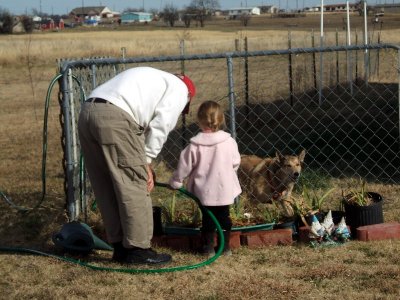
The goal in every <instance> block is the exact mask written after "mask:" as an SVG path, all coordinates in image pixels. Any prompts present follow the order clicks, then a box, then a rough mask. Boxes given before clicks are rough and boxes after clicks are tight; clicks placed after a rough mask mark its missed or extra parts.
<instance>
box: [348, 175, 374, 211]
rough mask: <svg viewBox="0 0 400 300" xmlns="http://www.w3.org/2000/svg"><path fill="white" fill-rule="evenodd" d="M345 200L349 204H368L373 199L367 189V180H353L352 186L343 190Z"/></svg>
mask: <svg viewBox="0 0 400 300" xmlns="http://www.w3.org/2000/svg"><path fill="white" fill-rule="evenodd" d="M342 196H343V201H346V202H347V203H348V204H353V205H359V206H366V205H369V204H370V203H371V201H372V199H371V197H370V196H369V194H368V191H367V182H366V180H365V179H362V178H360V179H358V180H357V182H355V181H354V180H352V181H351V182H350V187H349V188H348V189H346V190H342Z"/></svg>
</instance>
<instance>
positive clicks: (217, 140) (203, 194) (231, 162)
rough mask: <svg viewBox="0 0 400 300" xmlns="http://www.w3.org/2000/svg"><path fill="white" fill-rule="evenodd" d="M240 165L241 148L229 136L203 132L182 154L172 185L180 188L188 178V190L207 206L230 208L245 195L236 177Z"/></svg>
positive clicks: (171, 180) (219, 132)
mask: <svg viewBox="0 0 400 300" xmlns="http://www.w3.org/2000/svg"><path fill="white" fill-rule="evenodd" d="M239 164H240V154H239V150H238V146H237V144H236V141H235V140H234V139H233V138H232V137H231V136H230V134H229V133H227V132H225V131H217V132H212V133H204V132H201V133H199V134H198V135H196V136H195V137H193V138H191V139H190V144H189V145H188V146H187V147H186V148H185V149H184V150H183V151H182V152H181V155H180V158H179V163H178V167H177V169H176V171H175V172H174V174H173V175H172V178H171V179H170V181H169V184H170V185H171V187H172V188H174V189H178V188H180V187H182V185H183V181H184V180H185V179H186V178H188V180H187V185H186V186H187V190H188V191H189V192H191V193H193V194H194V195H196V197H197V198H199V200H200V201H201V203H202V204H203V205H206V206H221V205H230V204H232V203H233V201H234V198H235V197H236V196H238V195H239V194H240V193H241V192H242V189H241V187H240V184H239V179H238V177H237V174H236V171H237V169H238V167H239Z"/></svg>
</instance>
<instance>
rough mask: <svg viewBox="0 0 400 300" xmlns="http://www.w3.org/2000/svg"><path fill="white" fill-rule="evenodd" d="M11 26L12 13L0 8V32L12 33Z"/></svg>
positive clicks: (12, 22) (12, 23) (12, 25)
mask: <svg viewBox="0 0 400 300" xmlns="http://www.w3.org/2000/svg"><path fill="white" fill-rule="evenodd" d="M13 27H14V17H13V15H11V13H10V12H9V11H8V10H6V9H2V8H0V33H6V34H9V33H12V31H13Z"/></svg>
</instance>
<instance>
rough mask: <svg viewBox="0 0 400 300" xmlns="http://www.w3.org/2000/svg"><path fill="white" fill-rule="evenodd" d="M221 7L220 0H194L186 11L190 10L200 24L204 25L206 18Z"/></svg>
mask: <svg viewBox="0 0 400 300" xmlns="http://www.w3.org/2000/svg"><path fill="white" fill-rule="evenodd" d="M219 7H220V5H219V1H218V0H192V2H191V3H190V5H189V7H188V8H187V9H186V11H187V12H188V11H190V13H191V14H193V15H194V18H195V20H196V21H199V22H200V26H201V27H204V24H205V21H206V19H207V18H210V17H211V15H212V14H213V13H214V12H215V10H216V9H218V8H219Z"/></svg>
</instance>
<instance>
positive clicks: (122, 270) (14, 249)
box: [0, 182, 225, 274]
mask: <svg viewBox="0 0 400 300" xmlns="http://www.w3.org/2000/svg"><path fill="white" fill-rule="evenodd" d="M156 185H157V186H160V187H168V185H167V184H165V183H158V182H157V183H156ZM178 191H179V192H181V193H183V194H185V195H186V196H188V197H190V198H192V199H193V200H194V201H195V202H196V203H197V204H198V205H199V207H200V209H201V210H202V212H203V213H207V214H208V215H209V216H210V217H211V219H212V220H213V222H214V223H215V225H216V227H217V234H218V236H219V240H220V241H221V242H220V244H219V247H218V249H217V251H216V253H215V255H214V256H212V257H210V258H208V259H207V260H205V261H203V262H200V263H196V264H192V265H185V266H176V267H170V268H168V267H167V268H161V269H131V268H109V267H101V266H97V265H93V264H90V263H86V262H83V261H80V260H76V259H73V258H69V257H65V256H58V255H55V254H51V253H46V252H42V251H39V250H34V249H28V248H19V247H3V246H0V251H3V252H15V253H28V254H35V255H42V256H47V257H52V258H56V259H58V260H62V261H66V262H69V263H73V264H77V265H79V266H82V267H86V268H89V269H92V270H96V271H110V272H120V273H131V274H135V273H168V272H176V271H185V270H193V269H197V268H200V267H204V266H206V265H209V264H211V263H212V262H214V261H215V260H216V259H217V258H218V257H219V256H220V255H221V253H222V251H223V249H224V244H225V240H224V235H223V231H222V228H221V225H220V224H219V222H218V220H217V219H216V218H215V216H214V214H213V213H212V212H210V211H209V210H208V209H206V208H205V207H203V206H202V205H201V203H200V201H199V200H198V198H197V197H196V196H195V195H193V194H192V193H190V192H188V191H187V190H186V189H184V188H180V189H178Z"/></svg>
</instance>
